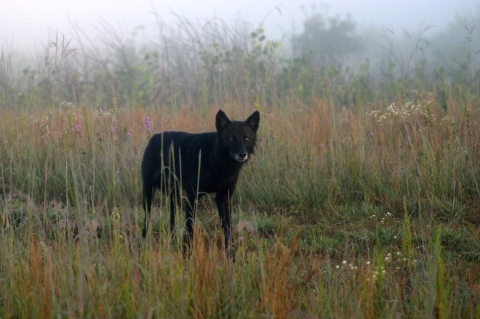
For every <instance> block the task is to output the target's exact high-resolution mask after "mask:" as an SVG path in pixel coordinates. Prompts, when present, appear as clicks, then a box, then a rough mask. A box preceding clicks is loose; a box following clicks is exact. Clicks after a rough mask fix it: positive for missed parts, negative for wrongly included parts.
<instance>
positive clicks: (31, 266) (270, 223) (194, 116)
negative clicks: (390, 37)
mask: <svg viewBox="0 0 480 319" xmlns="http://www.w3.org/2000/svg"><path fill="white" fill-rule="evenodd" d="M454 103H455V101H454V100H452V101H450V102H449V104H450V105H452V104H454ZM428 105H429V109H430V111H429V112H430V113H428V112H427V111H426V108H425V105H424V104H421V105H420V106H419V108H420V109H419V111H418V112H417V113H414V114H407V115H403V116H397V115H396V114H394V113H391V114H389V113H388V110H386V111H384V112H385V114H386V115H385V117H384V120H385V121H387V120H388V121H389V122H388V125H385V124H383V125H382V123H379V121H378V119H377V118H376V117H375V116H372V114H370V113H369V114H367V113H366V112H361V111H356V112H354V111H351V112H348V113H345V112H335V114H332V108H331V107H330V106H329V104H328V103H327V102H324V101H320V100H319V101H316V102H315V103H314V104H313V105H312V106H311V107H310V108H298V107H297V105H295V104H292V105H291V106H290V107H289V108H285V109H280V110H278V111H266V110H263V109H261V107H260V106H259V107H260V112H261V114H262V120H261V129H260V132H259V138H260V139H262V142H261V143H259V146H258V149H257V152H256V156H255V157H254V158H253V159H252V161H251V162H250V163H248V165H246V167H245V168H244V170H243V172H242V175H241V178H240V183H239V185H238V190H237V192H236V194H235V196H234V205H235V212H234V217H233V219H234V225H235V229H234V240H235V245H236V246H237V258H236V262H235V263H232V262H230V261H228V260H226V258H225V256H224V251H223V247H222V235H221V233H220V232H221V230H220V229H221V227H220V225H219V221H218V217H217V213H216V208H215V205H214V204H213V201H212V199H211V198H210V197H206V198H205V199H204V200H203V205H201V206H202V208H201V210H200V212H199V222H198V223H197V232H196V234H197V235H196V238H195V241H194V247H193V248H192V252H191V254H190V255H189V256H188V257H186V258H184V257H182V254H181V249H180V247H179V246H180V241H181V240H180V238H181V231H182V229H183V223H182V217H183V216H179V217H178V223H177V225H178V226H177V227H178V230H179V231H178V232H176V233H177V237H176V238H174V240H173V241H172V240H170V239H169V237H168V231H167V228H168V227H167V226H166V225H168V220H167V217H166V216H167V215H168V214H166V211H168V207H166V204H165V203H164V202H163V201H162V200H160V196H158V197H157V199H156V207H155V210H154V214H153V216H152V224H151V225H152V228H151V232H150V233H149V236H148V238H147V239H146V240H143V239H141V238H140V237H141V236H140V235H139V230H140V229H141V227H142V223H143V221H142V216H143V212H142V210H141V207H140V202H141V199H140V194H141V189H140V177H139V166H140V160H141V155H142V152H143V149H144V147H145V145H146V143H147V141H148V136H149V134H150V132H148V130H147V128H146V127H145V126H144V118H145V117H150V119H151V120H152V125H153V126H154V130H155V131H157V130H158V131H159V130H163V129H180V130H189V131H203V130H212V129H213V126H214V125H213V123H214V122H213V118H214V114H215V112H216V108H214V107H210V108H206V109H205V108H204V109H199V110H187V109H182V110H177V111H175V110H172V111H168V110H166V109H163V110H162V111H161V112H160V111H153V110H152V111H145V110H143V109H140V108H138V109H137V108H136V109H133V110H123V109H117V108H116V106H115V108H112V109H110V110H109V111H108V112H103V113H102V112H100V113H99V112H95V111H94V110H91V109H89V108H87V107H85V108H83V109H76V108H72V107H61V108H58V109H52V110H51V111H48V110H42V109H39V110H38V111H36V112H34V113H31V112H27V111H23V110H22V109H17V110H11V111H6V110H2V116H1V117H0V127H2V128H3V129H2V130H1V131H0V147H1V162H0V181H1V189H0V191H1V194H2V195H1V197H0V201H1V204H2V205H1V206H0V207H1V212H0V217H1V224H2V228H1V230H0V238H1V242H2V245H1V247H0V250H1V251H0V278H1V280H0V289H1V291H2V292H3V293H2V294H1V296H0V317H2V318H10V317H41V318H49V317H67V316H68V317H81V318H83V317H95V318H97V317H113V318H120V317H122V318H129V317H148V318H158V317H160V318H172V317H173V318H184V317H197V318H205V317H241V318H260V317H275V318H286V317H290V318H298V317H307V318H308V317H327V318H332V317H335V318H348V317H355V318H362V317H364V318H377V317H378V318H394V317H395V318H396V317H418V318H420V317H425V318H428V317H437V318H460V317H461V318H478V316H479V314H480V303H479V300H480V286H479V284H478V283H479V282H480V267H479V264H480V232H479V229H478V225H479V223H480V214H479V213H480V211H479V208H478V207H479V205H478V197H479V189H478V176H479V174H480V167H479V164H478V161H476V160H475V159H477V158H478V156H479V153H478V152H479V149H478V145H479V141H480V139H479V136H478V132H477V131H476V130H474V129H473V128H474V127H478V125H479V124H480V123H479V121H480V112H479V111H478V109H476V108H474V109H472V110H471V111H470V112H468V113H466V112H464V111H462V110H464V108H462V107H461V105H460V106H459V107H457V108H451V111H450V113H448V114H444V113H443V111H442V109H441V106H439V105H437V103H436V102H435V101H434V100H432V101H430V104H428ZM224 109H225V110H226V113H227V114H228V115H230V116H233V117H234V118H242V117H244V116H243V115H244V113H245V114H246V113H248V112H250V110H244V109H242V108H241V107H236V106H235V105H231V106H226V107H224ZM379 110H382V109H381V108H379ZM452 110H455V111H452ZM429 114H430V115H429ZM378 116H380V115H378ZM428 116H430V117H431V118H430V119H429V118H428ZM467 121H469V124H468V125H467ZM333 122H335V125H333ZM453 123H455V126H454V125H453Z"/></svg>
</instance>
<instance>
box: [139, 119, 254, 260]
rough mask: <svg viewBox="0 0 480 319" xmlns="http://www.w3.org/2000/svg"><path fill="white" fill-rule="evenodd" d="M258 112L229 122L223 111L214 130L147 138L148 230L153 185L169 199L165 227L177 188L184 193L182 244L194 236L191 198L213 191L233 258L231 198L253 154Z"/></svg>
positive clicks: (144, 164)
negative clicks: (148, 139)
mask: <svg viewBox="0 0 480 319" xmlns="http://www.w3.org/2000/svg"><path fill="white" fill-rule="evenodd" d="M259 122H260V113H259V112H258V111H255V112H254V113H253V114H252V115H250V117H248V118H247V119H246V120H245V121H231V120H229V119H228V117H227V116H226V115H225V113H224V112H223V111H222V110H219V111H218V113H217V115H216V118H215V127H216V129H217V131H216V132H208V133H199V134H192V133H186V132H172V131H171V132H163V133H159V134H155V135H153V136H152V138H151V139H150V141H149V143H148V145H147V148H146V149H145V154H144V155H143V161H142V179H143V208H144V210H145V222H144V228H143V231H142V234H143V237H145V236H146V233H147V226H148V225H147V222H148V217H149V214H150V211H151V208H152V198H153V195H154V192H155V190H156V189H159V190H161V191H162V192H164V194H166V195H167V196H169V198H170V231H171V232H172V233H173V229H174V224H175V207H176V204H178V203H180V198H181V190H182V189H183V190H185V191H186V194H187V204H186V228H187V233H186V234H185V237H184V248H185V247H187V246H188V244H189V243H190V242H191V240H192V238H193V221H194V219H195V212H196V200H197V199H198V198H200V197H201V196H202V195H204V194H205V193H216V197H215V201H216V203H217V207H218V213H219V215H220V220H221V222H222V228H223V232H224V235H225V248H226V249H227V256H228V257H230V258H233V255H234V251H233V248H232V230H231V222H230V217H231V198H232V195H233V192H234V191H235V186H236V184H237V180H238V175H239V173H240V170H241V168H242V166H243V164H244V163H245V162H246V161H247V160H248V159H249V158H250V156H251V155H252V154H253V153H254V150H255V144H256V138H257V130H258V125H259Z"/></svg>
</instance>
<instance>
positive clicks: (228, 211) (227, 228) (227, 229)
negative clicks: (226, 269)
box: [215, 190, 235, 260]
mask: <svg viewBox="0 0 480 319" xmlns="http://www.w3.org/2000/svg"><path fill="white" fill-rule="evenodd" d="M232 193H233V191H229V190H221V191H218V192H217V197H216V198H215V201H216V202H217V207H218V214H219V215H220V220H221V222H222V228H223V234H224V235H225V250H226V253H227V257H228V259H231V260H234V259H235V250H234V248H233V245H232V227H231V216H232V205H231V203H232V202H231V196H232Z"/></svg>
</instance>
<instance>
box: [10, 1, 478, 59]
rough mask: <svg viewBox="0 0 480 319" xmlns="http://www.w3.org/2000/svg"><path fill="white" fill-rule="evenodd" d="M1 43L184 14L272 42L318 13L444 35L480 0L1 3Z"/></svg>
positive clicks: (152, 28) (152, 25)
mask: <svg viewBox="0 0 480 319" xmlns="http://www.w3.org/2000/svg"><path fill="white" fill-rule="evenodd" d="M0 3H1V10H0V41H1V42H0V44H1V46H2V48H3V50H8V51H9V52H30V53H32V52H34V51H36V50H38V48H39V47H43V46H44V45H46V44H47V43H49V42H51V41H53V40H54V39H55V37H56V36H57V34H60V35H65V37H66V38H70V37H73V31H72V25H76V26H78V28H79V29H81V30H82V32H85V34H86V35H87V36H89V37H95V36H96V35H97V34H98V25H99V23H100V22H101V21H106V22H108V23H110V24H112V25H113V26H115V27H117V28H118V29H122V30H133V29H134V28H135V27H137V26H143V27H144V29H143V32H144V37H145V38H147V39H148V38H152V37H155V36H156V32H157V29H156V22H157V18H158V17H161V19H162V21H163V23H165V24H166V25H169V24H174V23H175V22H176V21H177V18H176V16H177V15H180V16H182V17H185V18H187V19H189V20H191V21H196V22H200V23H205V24H206V23H208V22H209V21H210V20H211V19H213V18H219V19H222V20H223V21H225V22H227V23H230V22H232V23H233V22H234V21H244V22H247V23H248V24H249V25H250V26H251V27H252V28H255V27H257V26H258V25H260V24H263V26H264V28H265V32H266V34H267V35H268V36H269V37H271V38H277V39H279V38H281V37H282V36H283V35H285V34H289V33H292V31H293V30H295V31H296V32H300V31H301V29H302V23H303V21H304V20H305V16H306V13H307V14H308V12H310V11H312V6H315V9H314V10H316V11H318V12H321V13H322V14H325V15H328V16H337V15H338V16H341V17H345V16H347V15H349V16H350V17H351V18H352V20H353V21H354V22H355V23H356V25H357V29H362V28H368V27H371V26H375V27H377V28H379V29H385V28H388V29H390V30H398V31H400V30H402V29H404V30H408V31H409V32H414V31H417V30H421V29H422V28H425V27H427V26H435V28H433V30H432V31H430V33H435V32H439V31H440V30H442V29H445V28H446V27H447V26H448V25H449V24H451V23H455V17H456V15H462V14H468V13H472V12H476V11H477V10H478V3H477V1H476V0H459V1H451V0H437V1H434V0H422V1H418V0H402V1H385V0H363V1H353V0H337V1H332V0H330V1H323V2H316V3H315V2H312V1H296V0H283V1H282V0H263V1H252V0H243V1H221V0H213V1H191V0H176V1H174V0H163V1H154V0H136V1H132V0H84V1H76V0H63V1H62V0H46V1H39V0H22V1H13V0H1V2H0Z"/></svg>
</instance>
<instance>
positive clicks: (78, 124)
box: [74, 122, 82, 133]
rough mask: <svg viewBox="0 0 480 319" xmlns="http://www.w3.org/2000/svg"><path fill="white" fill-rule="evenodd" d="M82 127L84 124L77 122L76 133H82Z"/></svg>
mask: <svg viewBox="0 0 480 319" xmlns="http://www.w3.org/2000/svg"><path fill="white" fill-rule="evenodd" d="M81 128H82V125H81V124H80V123H79V122H77V124H76V125H75V127H74V130H75V133H80V129H81Z"/></svg>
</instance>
